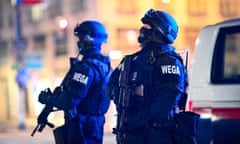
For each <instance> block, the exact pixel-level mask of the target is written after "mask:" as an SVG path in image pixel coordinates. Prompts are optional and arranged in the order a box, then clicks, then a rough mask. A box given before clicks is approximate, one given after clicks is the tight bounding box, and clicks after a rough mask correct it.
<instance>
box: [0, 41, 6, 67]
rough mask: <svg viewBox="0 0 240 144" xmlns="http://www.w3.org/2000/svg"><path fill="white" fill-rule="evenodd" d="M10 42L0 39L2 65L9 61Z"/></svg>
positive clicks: (0, 61) (0, 63) (0, 62)
mask: <svg viewBox="0 0 240 144" xmlns="http://www.w3.org/2000/svg"><path fill="white" fill-rule="evenodd" d="M7 56H8V43H7V41H0V65H3V64H6V63H7Z"/></svg>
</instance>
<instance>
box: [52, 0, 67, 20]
mask: <svg viewBox="0 0 240 144" xmlns="http://www.w3.org/2000/svg"><path fill="white" fill-rule="evenodd" d="M62 9H63V8H62V1H61V0H50V2H49V3H48V13H49V17H50V18H55V17H57V16H59V15H62Z"/></svg>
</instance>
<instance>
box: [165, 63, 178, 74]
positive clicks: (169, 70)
mask: <svg viewBox="0 0 240 144" xmlns="http://www.w3.org/2000/svg"><path fill="white" fill-rule="evenodd" d="M161 69H162V74H177V75H180V70H179V67H178V66H176V65H162V66H161Z"/></svg>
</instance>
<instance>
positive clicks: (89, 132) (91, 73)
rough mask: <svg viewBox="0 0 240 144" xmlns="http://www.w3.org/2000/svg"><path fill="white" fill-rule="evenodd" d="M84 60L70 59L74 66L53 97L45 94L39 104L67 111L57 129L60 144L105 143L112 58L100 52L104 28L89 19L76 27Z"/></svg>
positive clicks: (75, 33) (41, 95)
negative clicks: (61, 124)
mask: <svg viewBox="0 0 240 144" xmlns="http://www.w3.org/2000/svg"><path fill="white" fill-rule="evenodd" d="M74 35H75V36H76V37H77V39H78V42H77V45H78V48H79V53H80V54H81V55H82V59H81V60H79V57H77V58H71V59H70V61H71V67H70V70H69V72H68V73H67V75H66V76H65V78H64V80H63V81H62V84H61V85H60V86H59V87H57V88H55V90H54V92H53V94H52V95H51V96H49V95H47V94H46V92H45V91H42V92H41V93H40V95H39V101H40V102H41V103H43V104H46V105H47V104H51V105H53V106H54V107H57V108H59V109H61V110H64V116H65V123H64V125H63V126H61V127H58V128H56V129H55V130H54V136H55V141H56V143H57V144H102V143H103V131H104V123H105V117H104V114H105V113H106V112H107V110H108V108H109V103H110V99H109V98H108V96H106V93H105V86H106V83H107V82H108V77H107V75H109V73H110V72H111V65H110V59H109V57H108V56H104V55H103V54H102V53H101V47H102V44H103V43H104V42H106V41H107V37H108V36H107V32H106V29H105V27H104V25H103V24H102V23H100V22H98V21H96V20H86V21H83V22H82V23H78V24H77V25H76V27H75V28H74Z"/></svg>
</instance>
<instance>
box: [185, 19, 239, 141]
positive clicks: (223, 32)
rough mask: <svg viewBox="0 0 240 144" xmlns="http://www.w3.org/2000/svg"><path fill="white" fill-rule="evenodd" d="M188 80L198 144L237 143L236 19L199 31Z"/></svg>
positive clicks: (237, 44)
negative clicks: (197, 124)
mask: <svg viewBox="0 0 240 144" xmlns="http://www.w3.org/2000/svg"><path fill="white" fill-rule="evenodd" d="M189 80H190V85H189V104H190V105H189V106H190V109H191V110H192V111H194V112H196V113H199V114H200V115H201V120H200V123H199V127H198V128H199V129H198V133H197V137H198V144H240V135H239V134H240V19H232V20H228V21H223V22H221V23H217V24H215V25H209V26H206V27H204V28H202V29H201V31H200V33H199V36H198V39H197V41H196V49H195V54H194V57H193V63H192V69H191V72H190V75H189Z"/></svg>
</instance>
